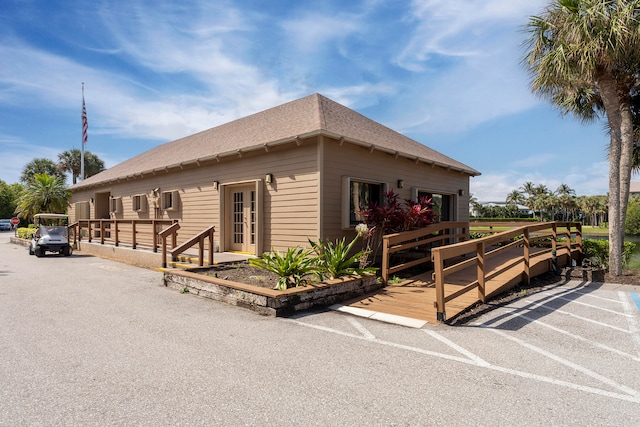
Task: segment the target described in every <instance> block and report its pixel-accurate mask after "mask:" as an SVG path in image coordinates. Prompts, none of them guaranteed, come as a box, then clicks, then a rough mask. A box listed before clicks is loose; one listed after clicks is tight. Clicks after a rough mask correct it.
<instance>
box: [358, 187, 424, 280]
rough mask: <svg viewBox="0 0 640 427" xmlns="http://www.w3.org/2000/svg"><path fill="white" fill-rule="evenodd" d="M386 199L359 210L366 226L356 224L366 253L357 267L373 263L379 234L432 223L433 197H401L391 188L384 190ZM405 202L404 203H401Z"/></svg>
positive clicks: (380, 237) (379, 242)
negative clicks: (362, 235)
mask: <svg viewBox="0 0 640 427" xmlns="http://www.w3.org/2000/svg"><path fill="white" fill-rule="evenodd" d="M384 196H385V202H384V203H383V204H381V205H379V204H377V203H371V204H370V205H369V206H368V207H366V208H365V209H362V210H360V211H359V212H358V213H359V214H360V216H361V217H362V218H363V223H364V224H365V225H366V230H365V229H364V227H362V226H358V227H356V229H357V230H358V233H361V234H365V233H366V234H365V249H366V250H367V251H369V256H367V257H366V258H361V260H360V267H361V268H365V267H367V266H368V265H370V264H371V263H373V262H374V261H375V259H376V256H377V254H378V250H379V249H380V244H381V243H382V236H384V235H385V234H390V233H398V232H401V231H408V230H411V229H414V228H419V227H426V226H427V225H429V224H433V222H434V215H433V209H432V199H431V198H429V197H421V198H420V200H418V201H417V202H416V201H413V200H403V201H401V200H400V196H399V195H398V194H395V193H394V192H393V190H391V191H388V192H386V193H385V195H384ZM403 202H404V203H403Z"/></svg>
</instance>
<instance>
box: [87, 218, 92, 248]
mask: <svg viewBox="0 0 640 427" xmlns="http://www.w3.org/2000/svg"><path fill="white" fill-rule="evenodd" d="M87 234H88V235H89V243H91V237H92V233H91V220H89V221H87Z"/></svg>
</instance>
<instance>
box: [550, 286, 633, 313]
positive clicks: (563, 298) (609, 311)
mask: <svg viewBox="0 0 640 427" xmlns="http://www.w3.org/2000/svg"><path fill="white" fill-rule="evenodd" d="M541 293H542V294H546V295H552V296H553V295H554V294H552V293H550V292H541ZM555 299H559V300H563V301H569V302H570V303H573V304H578V305H582V306H585V307H589V308H594V309H596V310H600V311H605V312H607V313H611V314H615V315H616V316H626V317H633V315H629V314H626V313H621V312H620V311H619V310H610V309H608V308H603V307H600V306H598V305H593V304H587V303H586V302H582V301H577V300H575V299H570V298H565V297H561V296H557V297H556V298H555ZM615 302H618V303H619V302H620V301H615Z"/></svg>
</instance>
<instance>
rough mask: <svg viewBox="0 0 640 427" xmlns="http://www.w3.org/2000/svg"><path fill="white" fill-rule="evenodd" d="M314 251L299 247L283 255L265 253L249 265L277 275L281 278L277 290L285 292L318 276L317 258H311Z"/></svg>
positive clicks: (251, 260) (275, 252)
mask: <svg viewBox="0 0 640 427" xmlns="http://www.w3.org/2000/svg"><path fill="white" fill-rule="evenodd" d="M312 252H313V251H312V250H310V249H308V250H304V249H302V248H299V247H295V248H289V249H288V250H287V252H286V253H285V254H284V255H283V254H281V253H280V252H278V251H274V250H272V251H271V252H265V253H264V254H263V255H262V258H252V259H250V260H249V264H251V265H252V266H254V267H258V268H262V269H264V270H267V271H270V272H272V273H275V274H277V275H278V276H279V279H278V284H277V285H276V289H278V290H281V291H282V290H285V289H287V288H292V287H296V286H300V285H301V284H302V282H303V279H304V277H305V276H307V275H310V274H316V265H315V258H312V257H309V255H310V254H311V253H312Z"/></svg>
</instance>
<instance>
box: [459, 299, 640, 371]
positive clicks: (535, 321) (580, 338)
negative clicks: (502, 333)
mask: <svg viewBox="0 0 640 427" xmlns="http://www.w3.org/2000/svg"><path fill="white" fill-rule="evenodd" d="M508 313H512V314H514V316H515V317H520V318H522V319H524V320H526V321H527V322H529V323H531V324H534V325H540V326H543V327H545V328H547V329H551V330H552V331H554V332H557V333H559V334H562V335H565V336H568V337H571V338H573V339H575V340H577V341H582V342H585V343H587V344H589V345H592V346H594V347H598V348H600V349H602V350H606V351H610V352H612V353H615V354H617V355H619V356H623V357H627V358H629V359H631V360H634V361H636V362H640V357H638V356H634V355H633V354H629V353H625V352H624V351H621V350H618V349H617V348H612V347H609V346H608V345H606V344H601V343H599V342H595V341H593V340H592V339H587V338H585V337H583V336H581V335H578V334H574V333H572V332H569V331H565V330H564V329H560V328H557V327H555V326H553V325H550V324H548V323H546V322H543V321H541V320H538V319H534V318H533V317H529V316H527V315H525V314H518V313H515V312H514V311H510V312H508ZM471 326H480V327H483V324H481V323H471Z"/></svg>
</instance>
